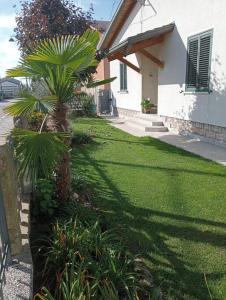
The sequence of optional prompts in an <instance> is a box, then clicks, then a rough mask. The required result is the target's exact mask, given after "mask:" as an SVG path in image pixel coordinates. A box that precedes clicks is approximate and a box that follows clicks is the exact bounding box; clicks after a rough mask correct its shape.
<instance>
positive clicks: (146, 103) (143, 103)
mask: <svg viewBox="0 0 226 300" xmlns="http://www.w3.org/2000/svg"><path fill="white" fill-rule="evenodd" d="M141 106H142V108H143V109H150V108H152V107H153V106H154V104H153V103H151V100H150V99H146V98H144V99H142V101H141Z"/></svg>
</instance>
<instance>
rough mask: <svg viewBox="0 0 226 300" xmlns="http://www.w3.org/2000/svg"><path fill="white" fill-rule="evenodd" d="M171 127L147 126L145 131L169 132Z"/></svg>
mask: <svg viewBox="0 0 226 300" xmlns="http://www.w3.org/2000/svg"><path fill="white" fill-rule="evenodd" d="M167 131H169V129H168V128H167V127H166V126H151V127H145V132H167Z"/></svg>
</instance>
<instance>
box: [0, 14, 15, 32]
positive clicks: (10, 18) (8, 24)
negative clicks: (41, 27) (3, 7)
mask: <svg viewBox="0 0 226 300" xmlns="http://www.w3.org/2000/svg"><path fill="white" fill-rule="evenodd" d="M15 26H16V20H15V16H14V15H0V28H1V29H2V28H12V29H13V28H14V27H15Z"/></svg>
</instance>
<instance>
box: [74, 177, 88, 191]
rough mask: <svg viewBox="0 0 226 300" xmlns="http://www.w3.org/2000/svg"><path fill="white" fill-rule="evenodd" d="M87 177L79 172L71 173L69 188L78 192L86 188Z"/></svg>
mask: <svg viewBox="0 0 226 300" xmlns="http://www.w3.org/2000/svg"><path fill="white" fill-rule="evenodd" d="M87 187H88V183H87V177H86V176H85V175H84V174H81V173H79V172H76V173H73V174H72V178H71V189H72V191H73V192H76V193H79V192H83V191H85V190H86V189H87Z"/></svg>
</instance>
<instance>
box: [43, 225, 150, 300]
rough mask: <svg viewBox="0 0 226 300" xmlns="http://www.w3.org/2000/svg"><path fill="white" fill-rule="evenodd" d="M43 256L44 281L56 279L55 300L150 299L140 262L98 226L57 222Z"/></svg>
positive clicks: (114, 236) (112, 235) (146, 278)
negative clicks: (44, 262)
mask: <svg viewBox="0 0 226 300" xmlns="http://www.w3.org/2000/svg"><path fill="white" fill-rule="evenodd" d="M46 255H47V261H46V269H45V272H46V274H47V276H48V278H51V277H52V276H53V274H55V276H56V277H57V278H58V280H57V282H58V285H57V286H58V287H59V288H56V293H55V295H54V297H55V299H59V300H61V299H62V300H70V299H71V300H72V299H73V300H75V299H84V300H86V299H87V300H88V299H94V300H101V299H102V300H105V299H112V300H114V299H131V300H132V299H133V300H135V299H148V297H149V295H151V292H152V288H151V284H150V282H151V276H150V274H149V272H148V271H147V270H146V268H145V267H144V264H143V262H142V260H139V259H137V258H136V257H134V256H132V255H131V254H129V253H127V252H126V250H125V248H124V247H123V245H122V243H121V241H120V240H119V238H118V236H117V235H116V234H115V233H114V231H113V230H107V231H102V229H101V226H100V225H99V222H96V223H95V224H90V223H85V222H81V221H79V220H78V219H71V220H69V221H68V222H66V223H65V222H59V221H58V222H57V223H56V224H55V226H54V230H53V236H52V238H51V239H50V241H49V247H48V251H47V253H46ZM144 270H145V271H144ZM59 278H60V280H59ZM49 295H50V294H49ZM69 295H70V296H69ZM72 295H73V296H72ZM44 299H51V298H44Z"/></svg>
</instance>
